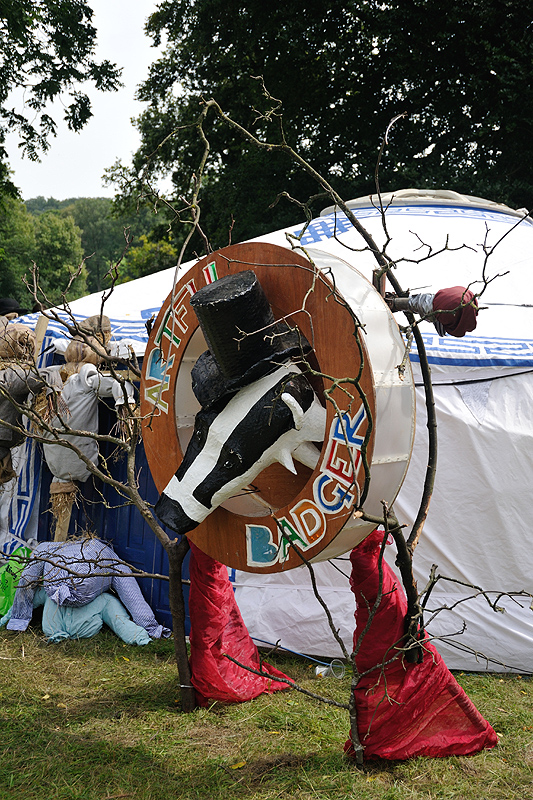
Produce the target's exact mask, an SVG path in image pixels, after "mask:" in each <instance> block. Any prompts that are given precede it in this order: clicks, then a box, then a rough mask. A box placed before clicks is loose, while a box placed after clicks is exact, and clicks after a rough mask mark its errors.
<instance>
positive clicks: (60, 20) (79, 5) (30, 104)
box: [0, 0, 120, 196]
mask: <svg viewBox="0 0 533 800" xmlns="http://www.w3.org/2000/svg"><path fill="white" fill-rule="evenodd" d="M92 16H93V12H92V9H91V8H90V7H89V6H88V5H87V3H86V2H85V0H16V2H12V0H6V1H5V2H1V3H0V196H1V195H2V194H5V193H10V194H16V188H15V186H14V184H13V182H12V181H11V178H10V174H9V170H8V166H7V153H6V150H5V148H4V147H3V143H4V140H5V134H6V132H7V131H9V130H14V131H17V132H18V133H19V135H20V139H21V147H22V148H23V150H24V152H25V153H26V154H27V155H28V156H29V158H31V159H37V158H38V157H39V153H40V152H42V151H46V150H47V148H48V146H49V142H48V140H49V137H50V136H54V135H55V131H56V127H57V125H56V122H55V120H54V119H52V117H51V116H50V115H49V114H48V113H47V106H48V104H49V103H50V102H51V101H53V100H54V99H56V98H59V97H60V98H61V100H62V103H63V105H64V108H65V114H64V119H65V121H66V123H67V125H68V127H69V128H70V129H71V130H74V131H79V130H80V129H81V128H82V127H83V126H84V125H85V123H86V122H87V120H88V119H89V118H90V117H91V115H92V112H91V101H90V99H89V97H88V95H87V94H86V93H85V91H82V90H81V88H80V86H81V84H83V83H90V84H92V85H93V86H94V87H95V88H96V89H99V90H101V91H114V90H116V89H117V88H118V87H119V85H120V83H119V78H120V70H119V69H117V67H116V66H115V65H114V64H111V62H109V61H102V62H100V63H98V62H97V61H95V59H94V51H95V47H96V28H94V27H93V25H92V24H91V19H92ZM18 89H20V90H23V91H24V110H17V109H16V108H14V107H12V105H15V101H14V100H13V99H12V95H11V93H12V92H13V91H16V90H18Z"/></svg>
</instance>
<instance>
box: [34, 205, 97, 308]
mask: <svg viewBox="0 0 533 800" xmlns="http://www.w3.org/2000/svg"><path fill="white" fill-rule="evenodd" d="M34 224H35V250H34V260H35V263H36V264H37V267H38V270H39V278H40V285H41V288H42V289H43V290H44V291H45V293H46V295H47V298H48V299H49V300H51V301H52V302H53V303H60V302H61V299H62V291H63V289H64V287H66V286H68V285H69V280H70V277H71V276H72V275H73V274H74V273H75V272H76V270H77V268H78V267H79V266H80V264H81V263H82V261H83V249H82V246H81V231H80V229H79V228H78V227H77V226H76V224H75V223H74V220H73V218H72V217H71V216H64V217H62V216H61V215H60V214H58V213H57V212H56V211H47V212H45V213H44V214H41V215H40V216H39V217H37V218H36V220H35V222H34ZM84 294H87V268H86V267H85V265H83V267H82V269H81V271H80V274H79V275H78V276H77V277H76V278H75V280H74V281H73V283H72V285H71V286H70V288H69V291H68V292H67V300H74V299H75V298H76V297H81V296H82V295H84Z"/></svg>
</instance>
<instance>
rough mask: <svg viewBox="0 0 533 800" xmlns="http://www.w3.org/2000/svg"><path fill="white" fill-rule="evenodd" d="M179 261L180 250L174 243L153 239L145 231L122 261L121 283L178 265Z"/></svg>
mask: <svg viewBox="0 0 533 800" xmlns="http://www.w3.org/2000/svg"><path fill="white" fill-rule="evenodd" d="M177 261H178V250H177V248H176V247H174V245H173V244H171V243H170V242H169V241H166V240H164V239H161V240H158V241H152V240H151V239H150V238H149V237H148V236H146V235H145V234H144V233H143V234H141V236H140V238H139V241H138V242H137V246H135V247H131V248H130V249H129V250H128V252H127V254H126V257H125V259H124V261H123V262H122V265H121V270H120V283H125V282H126V281H130V280H133V279H135V278H142V277H144V276H145V275H151V274H152V273H154V272H160V270H162V269H170V268H171V267H175V266H176V264H177Z"/></svg>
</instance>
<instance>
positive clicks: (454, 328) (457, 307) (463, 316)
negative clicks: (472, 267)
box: [433, 286, 478, 338]
mask: <svg viewBox="0 0 533 800" xmlns="http://www.w3.org/2000/svg"><path fill="white" fill-rule="evenodd" d="M433 310H434V311H440V312H441V313H440V314H437V319H438V321H439V322H440V323H441V324H442V326H443V328H444V330H445V331H446V333H449V334H450V336H457V337H458V338H460V337H462V336H464V335H465V333H467V331H473V330H475V329H476V326H477V313H478V302H477V298H476V296H475V295H474V293H473V292H471V291H470V289H467V288H466V287H464V286H450V288H449V289H440V290H439V291H438V292H437V294H436V295H435V297H434V298H433Z"/></svg>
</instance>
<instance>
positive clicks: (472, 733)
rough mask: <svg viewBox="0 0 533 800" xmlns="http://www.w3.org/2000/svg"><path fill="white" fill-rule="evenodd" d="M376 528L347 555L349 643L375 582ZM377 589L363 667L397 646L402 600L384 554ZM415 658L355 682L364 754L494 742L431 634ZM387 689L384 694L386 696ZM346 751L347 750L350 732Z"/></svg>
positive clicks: (469, 749) (453, 751)
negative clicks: (352, 622)
mask: <svg viewBox="0 0 533 800" xmlns="http://www.w3.org/2000/svg"><path fill="white" fill-rule="evenodd" d="M382 540H383V534H382V533H380V532H378V531H376V532H374V533H373V534H371V535H370V536H369V537H367V538H366V539H365V540H364V541H363V542H362V543H361V544H360V545H359V546H358V547H356V548H355V549H354V550H353V551H352V553H351V556H350V559H351V562H352V575H351V579H350V584H351V588H352V591H353V592H354V594H355V597H356V601H357V611H356V613H355V619H356V630H355V634H354V647H355V643H356V642H357V641H358V639H359V637H360V636H361V634H362V632H363V630H364V628H365V626H366V624H367V622H368V619H369V614H370V609H371V608H372V606H373V604H374V602H375V600H376V598H377V596H378V590H379V569H378V560H379V552H380V545H381V542H382ZM382 592H383V597H382V600H381V603H380V605H379V608H378V611H377V613H376V615H375V617H374V619H373V621H372V624H371V626H370V629H369V631H368V632H367V634H366V635H365V636H364V638H363V641H362V645H361V648H360V650H359V653H358V655H357V658H356V662H357V667H358V669H359V671H360V672H361V673H362V672H364V671H366V670H368V669H371V668H372V667H375V666H376V665H379V664H381V663H383V662H386V661H388V660H389V659H390V658H392V657H393V656H394V654H395V653H397V650H395V644H396V643H400V645H401V638H402V635H403V632H404V618H405V613H406V610H407V600H406V598H405V594H404V592H403V589H402V587H401V586H400V585H399V584H398V581H397V578H396V576H395V574H394V572H393V571H392V570H391V569H390V567H389V566H388V565H387V564H386V562H385V561H383V584H382ZM424 651H425V653H424V659H423V662H422V663H421V664H407V663H405V662H404V661H403V659H402V658H401V657H400V658H397V659H396V660H394V661H393V662H392V663H390V664H387V665H386V666H385V667H384V668H383V671H380V670H379V669H374V670H372V671H371V672H370V673H369V674H367V675H364V676H363V677H362V678H361V680H360V681H359V684H358V686H357V688H356V690H355V700H356V706H357V724H358V731H359V738H360V740H361V744H362V745H363V746H364V748H365V753H364V757H365V759H371V758H386V759H406V758H410V757H412V756H449V755H469V754H472V753H476V752H478V751H479V750H482V749H483V748H490V747H494V746H495V745H496V744H497V741H498V738H497V736H496V733H495V732H494V730H493V728H492V727H491V726H490V725H489V723H488V722H487V721H486V720H485V719H483V717H482V716H481V714H480V713H479V711H478V710H477V709H476V707H475V706H474V705H473V703H472V702H471V701H470V700H469V698H468V697H467V695H466V694H465V692H464V691H463V689H461V687H460V686H459V684H458V683H457V681H456V680H455V678H454V677H453V676H452V674H451V673H450V671H449V670H448V668H447V667H446V665H445V664H444V661H443V660H442V658H441V657H440V656H439V654H438V653H437V651H436V650H435V648H434V647H433V645H432V644H431V643H430V642H425V643H424ZM387 695H388V696H387ZM344 749H345V751H346V752H347V753H348V754H349V755H353V754H354V751H353V748H352V743H351V741H350V740H348V741H347V742H346V745H345V748H344Z"/></svg>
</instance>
